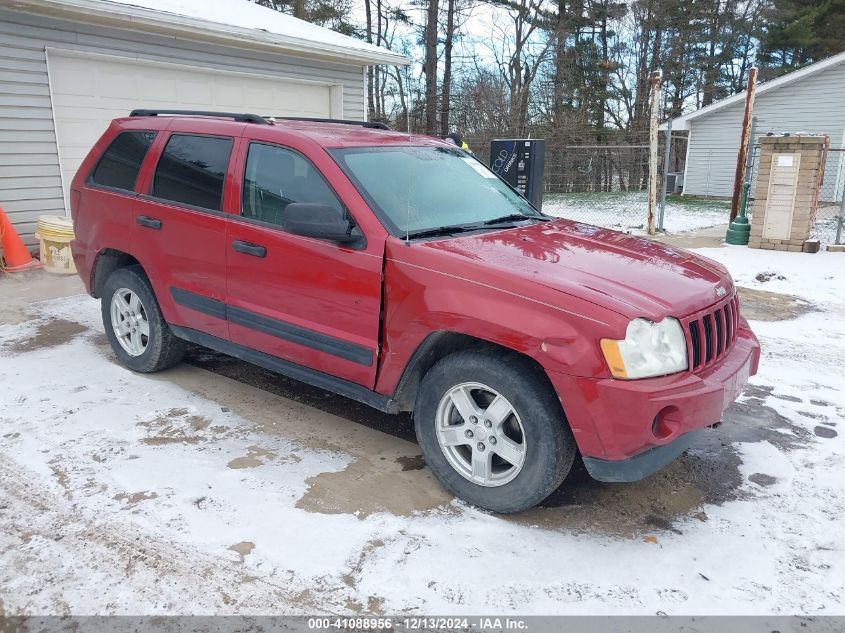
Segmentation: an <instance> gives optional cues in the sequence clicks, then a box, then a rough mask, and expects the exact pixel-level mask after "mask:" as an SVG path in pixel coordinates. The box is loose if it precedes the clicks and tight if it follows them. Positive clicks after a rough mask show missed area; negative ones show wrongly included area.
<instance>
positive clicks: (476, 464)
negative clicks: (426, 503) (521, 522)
mask: <svg viewBox="0 0 845 633" xmlns="http://www.w3.org/2000/svg"><path fill="white" fill-rule="evenodd" d="M414 425H415V428H416V432H417V440H418V442H419V444H420V447H421V448H422V452H423V455H424V456H425V460H426V463H427V464H428V466H429V467H430V468H431V470H432V472H433V473H434V475H435V476H436V477H437V479H438V480H440V482H441V483H442V484H443V485H444V486H445V487H446V488H447V489H448V490H449V491H450V492H452V493H453V494H454V495H456V496H458V497H460V498H461V499H464V500H465V501H467V502H469V503H471V504H472V505H475V506H478V507H480V508H484V509H487V510H493V511H494V512H500V513H505V514H508V513H514V512H521V511H523V510H527V509H528V508H531V507H533V506H535V505H537V504H538V503H540V502H541V501H543V499H545V498H546V497H548V496H549V495H550V494H551V493H552V492H554V491H555V490H556V489H557V488H558V487H559V486H560V484H561V483H562V482H563V480H564V478H565V477H566V475H567V473H568V472H569V470H570V469H571V467H572V463H573V461H574V459H575V452H576V447H575V439H574V438H573V436H572V432H571V430H570V429H569V425H568V423H567V421H566V418H565V416H564V413H563V409H562V407H561V405H560V401H559V400H558V398H557V395H556V394H555V392H554V389H552V387H551V385H550V384H549V382H548V378H547V377H546V375H545V374H544V373H543V372H542V370H540V369H539V368H538V367H536V366H535V365H534V364H533V363H531V362H530V361H528V360H527V359H525V358H522V357H520V356H517V355H516V354H510V353H507V352H497V351H494V350H471V351H469V350H468V351H461V352H456V353H453V354H450V355H449V356H446V357H445V358H443V359H441V360H440V361H439V362H437V363H436V364H435V365H434V367H432V368H431V369H430V370H429V372H428V373H427V374H426V375H425V377H424V378H423V381H422V384H421V385H420V391H419V394H418V396H417V403H416V407H415V410H414Z"/></svg>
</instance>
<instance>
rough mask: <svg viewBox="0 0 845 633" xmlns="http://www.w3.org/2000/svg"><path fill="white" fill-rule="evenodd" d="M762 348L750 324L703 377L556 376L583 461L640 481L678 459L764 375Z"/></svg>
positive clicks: (602, 472)
mask: <svg viewBox="0 0 845 633" xmlns="http://www.w3.org/2000/svg"><path fill="white" fill-rule="evenodd" d="M759 361H760V344H759V343H758V342H757V338H756V337H755V336H754V333H753V332H751V330H750V329H748V328H747V327H743V328H742V329H740V330H739V332H738V334H737V339H736V343H735V345H734V347H733V348H732V349H731V351H730V352H729V353H728V354H727V355H726V356H724V357H723V358H722V359H721V361H720V362H719V363H718V364H717V365H715V366H713V367H711V368H709V369H707V370H706V371H703V372H700V373H692V372H682V373H679V374H675V375H672V376H664V377H661V378H648V379H644V380H615V379H612V378H606V379H605V378H599V379H597V378H579V377H574V376H567V375H564V374H557V373H554V372H552V373H551V374H550V378H551V380H552V382H553V384H554V386H555V388H556V389H557V391H558V394H559V396H560V399H561V402H562V404H563V408H564V411H566V416H567V419H568V421H569V424H570V426H571V427H572V431H573V434H574V435H575V439H576V441H577V442H578V448H579V450H580V451H581V455H582V456H583V458H584V464H585V466H586V467H587V470H588V471H589V472H590V474H591V475H592V476H593V477H594V478H596V479H599V480H601V481H635V480H638V479H642V478H643V477H646V476H648V475H650V474H652V473H654V472H655V471H657V470H659V469H660V468H662V467H663V466H665V465H666V464H668V463H669V462H671V461H672V460H674V459H675V458H676V457H678V456H679V455H680V454H681V453H683V451H684V450H686V448H687V447H688V446H689V444H690V443H691V442H692V441H693V439H694V436H693V435H692V433H693V432H694V431H697V430H699V429H702V428H704V427H707V426H711V425H713V424H715V423H716V422H718V421H719V420H720V419H721V417H722V414H723V413H724V411H725V409H727V408H728V406H730V404H731V403H732V402H733V401H734V400H735V399H736V398H737V397H738V396H739V395H740V394H741V393H742V389H743V387H744V386H745V383H746V382H747V381H748V377H749V376H751V375H753V374H755V373H757V366H758V364H759Z"/></svg>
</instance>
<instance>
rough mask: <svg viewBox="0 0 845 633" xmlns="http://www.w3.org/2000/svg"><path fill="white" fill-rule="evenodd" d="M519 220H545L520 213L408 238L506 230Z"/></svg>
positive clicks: (435, 230)
mask: <svg viewBox="0 0 845 633" xmlns="http://www.w3.org/2000/svg"><path fill="white" fill-rule="evenodd" d="M520 220H537V221H541V222H546V221H547V220H546V218H544V217H541V216H533V215H524V214H522V213H513V214H511V215H503V216H502V217H500V218H493V219H492V220H485V221H484V222H473V223H472V224H454V225H452V226H438V227H436V228H433V229H423V230H421V231H411V232H410V233H408V238H409V239H410V238H418V237H438V236H441V235H453V234H455V233H466V232H468V231H478V230H480V229H485V228H489V227H491V226H495V227H497V228H506V227H507V225H511V226H512V227H515V226H516V225H515V224H513V223H514V222H518V221H520ZM501 224H503V225H506V226H505V227H499V225H501Z"/></svg>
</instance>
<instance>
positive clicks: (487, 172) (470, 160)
mask: <svg viewBox="0 0 845 633" xmlns="http://www.w3.org/2000/svg"><path fill="white" fill-rule="evenodd" d="M461 160H462V161H464V162H465V163H466V164H467V165H469V166H470V167H472V168H473V169H474V170H475V171H477V172H478V173H479V174H481V175H482V176H484V177H485V178H495V177H496V174H494V173H493V172H492V171H490V170H489V169H487V168H486V167H485V166H484V165H482V164H481V163H479V162H478V161H477V160H475V159H474V158H468V157H461Z"/></svg>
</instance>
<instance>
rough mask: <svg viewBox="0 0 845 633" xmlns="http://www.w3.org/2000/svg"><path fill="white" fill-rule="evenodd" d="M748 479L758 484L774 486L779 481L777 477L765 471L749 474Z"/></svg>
mask: <svg viewBox="0 0 845 633" xmlns="http://www.w3.org/2000/svg"><path fill="white" fill-rule="evenodd" d="M748 481H750V482H752V483H755V484H757V485H758V486H763V487H764V488H765V487H766V486H773V485H774V484H776V483H777V481H778V480H777V477H772V476H771V475H767V474H765V473H754V474H753V475H749V476H748Z"/></svg>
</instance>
